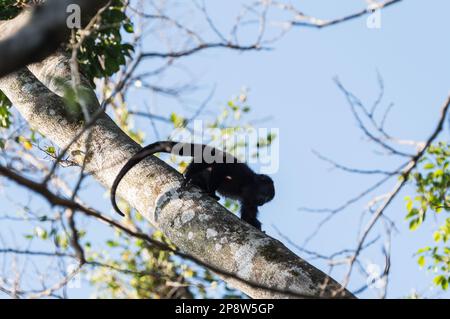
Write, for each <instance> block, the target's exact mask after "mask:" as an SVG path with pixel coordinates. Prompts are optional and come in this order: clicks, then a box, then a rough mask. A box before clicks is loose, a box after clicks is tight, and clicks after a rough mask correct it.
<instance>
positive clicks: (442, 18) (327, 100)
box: [0, 0, 450, 298]
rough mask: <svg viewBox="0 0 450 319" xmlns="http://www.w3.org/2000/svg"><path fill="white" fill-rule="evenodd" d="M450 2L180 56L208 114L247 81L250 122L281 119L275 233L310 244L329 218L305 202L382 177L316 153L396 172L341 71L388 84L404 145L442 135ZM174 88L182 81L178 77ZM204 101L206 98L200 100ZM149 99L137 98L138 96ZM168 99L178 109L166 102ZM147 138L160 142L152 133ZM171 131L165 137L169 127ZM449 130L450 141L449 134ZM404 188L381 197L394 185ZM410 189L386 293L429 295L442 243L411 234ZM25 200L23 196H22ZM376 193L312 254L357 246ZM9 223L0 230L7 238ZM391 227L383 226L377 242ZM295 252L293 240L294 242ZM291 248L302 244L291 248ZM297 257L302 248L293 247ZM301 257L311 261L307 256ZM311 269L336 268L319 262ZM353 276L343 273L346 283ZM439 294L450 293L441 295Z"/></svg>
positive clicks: (98, 192) (359, 87)
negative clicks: (362, 127) (263, 45)
mask: <svg viewBox="0 0 450 319" xmlns="http://www.w3.org/2000/svg"><path fill="white" fill-rule="evenodd" d="M292 2H293V3H294V4H296V5H298V6H299V7H301V9H302V11H304V12H306V13H308V14H310V15H313V16H317V17H321V18H333V17H337V16H341V15H344V14H346V13H350V12H353V11H355V10H357V9H360V8H362V6H363V5H364V1H359V0H345V1H335V0H322V1H318V0H309V1H308V0H303V1H292ZM207 3H208V7H209V11H210V13H211V15H212V16H213V18H214V19H215V20H216V21H218V24H219V25H220V27H223V28H224V29H226V28H227V27H229V26H230V25H231V24H232V22H230V21H232V20H231V19H232V18H233V16H235V15H236V13H237V12H238V11H237V10H238V6H237V4H234V3H233V4H234V5H230V4H229V3H228V2H226V1H208V2H207ZM449 10H450V2H448V1H445V0H434V1H426V2H425V1H419V0H405V1H403V2H402V3H400V4H398V5H395V6H392V7H390V8H388V9H387V10H385V11H383V12H382V14H381V18H382V20H381V28H380V29H368V28H367V27H366V18H365V17H364V18H360V19H357V20H354V21H351V22H346V23H344V24H341V25H337V26H334V27H330V28H326V29H323V30H314V29H302V28H297V29H293V30H291V31H290V32H289V33H288V34H287V35H286V36H285V37H284V38H283V39H282V40H280V41H278V42H276V43H275V44H273V45H272V46H273V50H271V51H262V52H248V53H238V52H233V51H224V50H211V51H207V52H202V53H200V54H198V55H195V56H194V57H192V58H186V59H184V60H183V61H182V64H183V66H184V67H186V68H188V69H189V70H190V72H191V73H192V74H194V75H195V76H196V78H197V79H198V81H199V83H201V84H202V85H205V86H206V87H211V86H213V85H215V87H216V90H215V95H214V97H213V99H212V100H211V102H210V105H209V106H208V110H210V111H215V110H217V112H218V111H219V110H220V106H221V105H223V104H224V102H225V101H227V100H228V99H229V98H230V97H231V96H232V95H235V94H237V93H239V91H240V89H241V88H242V87H243V86H245V87H248V88H249V89H250V95H249V97H250V99H249V104H250V106H252V113H251V116H252V117H253V118H255V119H258V118H264V117H266V116H272V119H271V120H269V121H267V122H264V123H262V124H261V125H263V126H265V127H273V128H278V129H279V130H280V136H279V140H280V145H281V146H280V147H281V152H280V169H279V172H278V173H276V174H274V175H273V178H274V180H275V184H276V190H277V195H276V198H275V199H274V200H273V201H272V202H271V203H269V204H267V205H265V206H264V207H263V208H262V209H261V214H260V216H261V220H262V223H263V225H264V229H265V230H266V232H267V233H268V234H269V235H271V236H274V237H279V236H278V235H277V232H276V230H275V228H274V227H273V226H276V228H278V229H279V230H280V231H281V232H282V233H283V234H285V235H286V236H288V237H289V238H290V239H291V240H292V241H293V242H295V243H297V244H302V243H303V241H304V240H305V238H307V237H308V235H310V234H311V232H312V231H313V229H314V228H315V226H316V225H317V223H318V222H319V221H320V218H321V216H317V215H314V214H308V213H303V212H300V211H299V208H300V207H302V206H308V207H314V208H322V207H336V206H338V205H340V204H342V203H343V202H345V201H346V200H347V199H349V198H351V197H352V196H354V195H356V194H358V193H359V192H361V191H362V190H363V189H364V188H365V187H367V186H369V185H370V184H371V183H372V182H373V181H374V179H373V178H370V177H367V176H357V175H348V174H347V173H343V172H340V171H336V170H333V171H330V169H329V168H330V165H329V164H326V163H324V162H322V161H319V160H318V159H317V158H316V157H315V156H314V155H313V154H312V150H313V149H314V150H317V151H319V152H321V153H323V154H324V155H326V156H328V157H331V158H333V159H334V160H336V161H338V162H341V163H343V164H346V165H349V166H353V167H357V168H363V169H365V168H382V169H392V168H394V167H396V165H397V164H398V163H399V162H398V161H397V160H396V159H393V158H390V157H387V156H381V155H379V154H377V153H376V152H375V151H376V147H375V146H373V145H371V144H369V143H367V141H366V140H364V139H363V138H362V137H363V136H362V133H361V132H360V131H359V130H358V128H357V125H356V122H355V121H354V119H353V118H352V115H351V113H350V110H349V108H348V106H347V104H346V101H345V98H344V96H343V95H342V94H341V92H340V91H339V90H338V89H337V87H336V85H335V84H334V82H333V78H334V77H335V76H338V77H339V78H340V79H341V81H342V82H343V83H344V84H345V85H346V87H347V88H348V89H350V90H351V91H352V92H354V93H355V94H356V95H358V96H359V97H360V98H361V99H362V100H364V101H368V102H371V101H373V100H374V99H375V98H376V96H377V94H378V86H377V71H378V72H379V73H380V74H381V75H382V77H383V79H384V82H385V87H386V95H385V99H384V101H385V103H386V104H389V103H390V102H393V103H395V107H394V109H393V110H392V112H391V115H390V117H389V120H388V122H387V129H388V130H389V131H390V132H391V133H392V134H393V135H395V136H398V137H401V138H405V139H417V140H424V139H426V138H427V137H428V135H429V134H430V132H431V131H432V129H433V127H434V125H435V123H436V119H437V118H438V114H439V108H440V106H441V104H442V103H443V101H444V100H445V98H446V96H447V94H448V93H449V91H450V77H449V75H448V74H449V71H450V60H449V58H448V57H449V56H450V43H449V41H448V30H449V29H450V21H449V19H448V12H449ZM168 80H169V81H170V80H172V81H174V82H176V81H177V78H176V76H175V75H173V78H169V79H168ZM202 97H204V92H202V95H200V93H199V95H198V96H197V98H198V99H199V100H200V99H201V98H202ZM131 101H132V102H133V103H136V104H138V103H141V101H142V99H141V98H139V97H137V96H136V97H131ZM168 103H169V102H168ZM175 108H176V106H175V105H170V104H167V105H165V106H164V108H162V107H161V106H159V107H158V108H157V109H156V110H157V111H158V112H160V113H161V114H164V113H167V114H169V113H170V112H171V111H172V110H173V109H175ZM150 132H151V131H150V130H149V134H148V135H147V136H148V137H147V140H146V142H149V143H150V142H151V141H152V139H153V136H152V134H151V133H150ZM162 136H164V132H162ZM446 136H447V135H443V138H446ZM394 182H395V181H391V183H388V184H387V185H386V187H385V188H384V189H381V190H379V191H378V192H376V193H374V195H378V194H381V193H382V192H383V190H384V191H386V190H389V189H390V188H391V187H392V186H393V183H394ZM89 184H90V185H91V186H90V192H89V194H88V193H86V197H87V199H88V202H89V203H90V204H91V205H93V206H94V207H96V208H98V209H100V210H102V211H104V212H110V213H111V214H112V210H111V207H110V206H109V201H108V200H107V198H106V197H105V199H104V200H101V201H99V198H100V197H99V196H103V195H104V194H105V191H104V190H103V189H101V188H100V187H98V186H96V185H95V183H94V182H90V183H89ZM411 193H412V189H410V188H405V190H404V191H403V193H402V194H401V196H399V197H398V198H397V200H396V201H395V202H394V203H393V205H392V206H391V207H390V209H389V210H388V211H387V214H388V216H389V217H390V218H391V219H393V220H395V221H396V222H397V227H398V231H399V232H398V233H397V234H394V236H393V239H392V268H391V275H390V283H389V290H388V297H392V298H393V297H404V296H406V295H408V294H409V293H411V291H412V290H413V289H415V290H417V291H418V292H419V293H425V295H427V296H435V295H436V293H438V291H437V290H430V283H431V279H432V274H429V273H427V272H426V271H425V270H420V269H419V267H418V266H417V263H416V261H415V258H414V256H413V255H414V252H415V251H416V250H417V249H418V248H420V247H423V246H425V245H427V244H431V243H432V236H431V230H432V229H433V227H434V226H435V225H433V221H432V220H429V221H428V223H426V224H425V225H424V227H422V228H421V229H419V230H418V231H416V232H414V233H412V232H410V231H409V230H408V227H407V223H406V222H404V216H405V205H404V201H403V197H404V196H406V195H408V194H411ZM20 194H22V193H21V192H20V191H17V193H16V194H15V195H17V196H20ZM369 199H370V198H365V199H364V200H362V201H360V202H358V203H356V204H355V205H353V206H351V207H349V208H348V209H347V210H346V211H344V212H343V213H341V214H340V215H338V216H337V217H336V218H335V219H334V220H333V221H331V222H330V223H329V224H328V225H327V226H326V227H325V228H323V229H322V231H321V233H320V234H319V235H318V236H317V237H315V238H314V239H313V240H312V241H311V242H310V243H309V244H308V246H307V247H306V248H308V249H310V250H316V251H318V252H320V253H323V254H327V253H333V252H335V251H337V250H341V249H343V248H354V247H355V246H356V241H357V231H358V225H359V222H360V215H361V212H362V210H363V208H364V206H365V204H366V203H367V201H368V200H369ZM8 227H9V226H6V225H5V224H3V226H0V229H2V230H1V231H2V233H3V231H6V230H7V229H10V228H8ZM381 230H382V228H377V229H376V231H375V232H374V233H373V234H372V236H371V237H370V239H372V238H374V237H376V235H377V234H379V233H380V232H381ZM108 234H110V231H109V230H104V231H103V230H102V231H99V232H97V233H96V237H98V239H100V238H102V236H108ZM288 246H289V245H288ZM291 248H293V247H291ZM293 250H294V251H295V252H297V251H296V250H295V249H294V248H293ZM297 253H298V254H299V255H300V256H302V257H305V258H306V257H307V256H306V255H303V254H302V253H299V252H297ZM362 257H363V258H362V260H363V262H364V263H366V264H369V263H376V264H380V265H381V266H382V265H383V262H384V261H383V257H382V254H381V250H380V245H375V246H373V248H371V249H368V250H367V251H365V252H364V254H363V256H362ZM312 263H313V264H314V265H315V266H317V267H319V268H320V269H322V270H324V271H326V270H327V266H326V265H325V264H323V263H321V262H319V261H312ZM343 274H344V272H342V271H337V272H335V273H333V276H334V277H335V278H336V279H337V280H342V276H343ZM364 283H365V280H364V279H362V278H361V277H359V276H358V275H356V276H355V277H354V278H353V280H352V281H351V284H350V288H351V289H357V288H359V287H360V286H362V285H363V284H364ZM89 291H90V289H89V288H87V287H85V286H84V288H83V289H78V290H75V289H71V290H70V295H71V296H74V297H80V296H87V294H88V293H89ZM361 296H362V297H368V298H372V297H376V294H375V293H374V291H371V290H370V289H369V290H367V291H365V292H364V293H363V294H362V295H361ZM439 296H440V297H447V298H448V297H450V294H449V293H447V294H441V295H439Z"/></svg>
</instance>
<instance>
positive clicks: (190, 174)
mask: <svg viewBox="0 0 450 319" xmlns="http://www.w3.org/2000/svg"><path fill="white" fill-rule="evenodd" d="M206 169H208V164H206V163H204V162H201V163H194V160H192V162H191V163H190V164H189V166H188V167H187V168H186V170H185V172H184V173H183V175H184V181H183V183H182V184H181V187H183V188H184V187H186V185H187V184H188V183H189V182H190V181H191V180H192V179H193V178H194V176H199V174H200V173H202V172H203V171H204V170H206Z"/></svg>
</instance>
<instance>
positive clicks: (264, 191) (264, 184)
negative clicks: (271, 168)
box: [250, 174, 275, 206]
mask: <svg viewBox="0 0 450 319" xmlns="http://www.w3.org/2000/svg"><path fill="white" fill-rule="evenodd" d="M252 184H253V185H252V186H251V189H250V192H251V193H252V196H251V197H252V198H253V201H254V204H256V205H257V206H261V205H264V204H265V203H267V202H270V201H271V200H272V199H273V198H274V197H275V187H274V185H273V180H272V179H271V178H270V177H269V176H267V175H264V174H256V175H255V179H254V182H253V183H252Z"/></svg>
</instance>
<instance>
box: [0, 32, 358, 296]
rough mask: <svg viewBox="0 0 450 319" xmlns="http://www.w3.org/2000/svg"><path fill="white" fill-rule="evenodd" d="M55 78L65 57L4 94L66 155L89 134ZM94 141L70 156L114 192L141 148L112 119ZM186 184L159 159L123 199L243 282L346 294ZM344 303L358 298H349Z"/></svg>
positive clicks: (14, 82) (124, 189) (128, 185)
mask: <svg viewBox="0 0 450 319" xmlns="http://www.w3.org/2000/svg"><path fill="white" fill-rule="evenodd" d="M6 26H7V24H1V25H0V35H4V34H5V33H6V32H7V29H8V28H7V27H6ZM56 78H60V79H64V80H65V81H69V80H70V69H69V62H68V60H67V58H66V57H65V55H63V54H60V53H55V54H53V55H51V56H49V57H48V58H46V59H45V60H44V61H42V62H40V63H36V64H33V65H30V66H28V67H27V68H22V69H20V70H18V71H16V72H14V73H11V74H9V75H8V76H6V77H3V78H1V79H0V90H2V91H3V92H4V93H5V94H6V95H7V97H8V98H9V99H10V100H11V101H12V102H13V104H14V106H15V107H16V108H17V110H18V111H19V112H20V114H21V115H22V116H23V117H24V118H25V120H26V121H27V122H28V123H29V125H30V126H31V127H32V128H34V129H36V130H38V131H39V132H40V133H41V134H43V135H45V136H46V138H48V139H49V140H51V141H53V142H54V143H56V144H57V145H58V146H59V147H61V148H64V147H66V146H67V145H68V144H69V143H70V142H71V141H72V140H73V138H74V137H75V136H76V135H77V134H78V133H79V132H80V131H81V130H83V121H81V120H80V117H73V116H70V114H69V113H68V112H67V110H66V106H65V104H64V101H63V99H62V97H61V96H62V90H61V88H60V87H58V84H57V83H58V82H57V81H55V79H56ZM82 85H83V86H85V87H86V89H89V90H91V93H92V101H91V103H90V107H91V112H94V111H95V110H97V109H98V107H99V103H98V101H97V99H96V98H95V96H94V92H93V90H92V88H90V87H89V84H88V81H86V80H85V79H84V80H83V81H82ZM91 133H92V137H91V139H90V141H89V142H90V144H89V147H87V145H86V143H87V138H86V137H87V134H84V135H83V136H82V137H81V138H80V139H79V140H78V141H76V142H75V143H73V145H72V146H70V148H69V154H70V155H71V157H72V159H73V160H74V161H76V162H77V163H82V162H83V159H84V156H85V155H86V150H87V149H89V153H88V156H87V160H86V162H85V164H86V166H85V169H86V171H88V172H89V173H92V174H93V176H94V177H95V178H96V179H97V180H98V181H99V182H100V183H102V184H103V185H104V186H105V187H106V188H109V187H110V186H111V185H112V183H113V180H114V178H115V176H116V174H117V173H118V171H119V170H120V168H121V167H122V165H123V164H124V163H125V161H126V160H127V159H128V158H130V157H131V156H132V155H133V154H135V153H136V152H137V151H138V150H139V149H140V146H139V145H137V144H136V143H135V142H134V141H133V140H132V139H131V138H130V137H128V136H127V135H126V134H125V133H124V132H123V131H122V130H121V129H120V128H119V127H118V126H117V125H116V124H115V123H114V121H113V120H112V119H111V118H110V117H109V116H108V115H107V114H105V113H102V114H101V116H100V117H99V119H98V120H97V121H96V123H95V125H93V126H92V128H91ZM181 180H182V177H181V175H180V174H179V173H178V172H176V171H175V170H174V169H172V168H171V167H170V166H169V165H167V164H165V163H164V162H162V161H161V160H159V159H157V158H156V157H152V158H148V159H147V160H145V161H143V162H142V163H141V164H139V165H138V166H136V167H135V168H133V169H132V170H131V171H130V172H129V174H127V175H126V177H125V178H124V179H123V181H122V183H121V184H120V186H119V189H118V194H119V195H120V196H121V197H123V198H124V199H125V200H127V201H128V202H129V203H130V204H131V205H132V206H133V207H135V208H136V209H137V210H138V211H139V212H140V213H141V214H142V215H143V216H144V217H145V218H146V219H147V220H148V221H149V222H150V223H152V224H153V225H154V226H155V227H156V228H158V229H160V230H161V231H162V232H163V233H164V235H166V236H167V237H168V238H169V239H170V240H171V241H172V242H173V243H174V244H175V245H176V246H177V247H178V248H180V249H181V250H182V251H183V252H185V253H187V254H189V255H191V256H193V257H195V258H198V259H200V260H202V261H204V262H206V263H208V264H210V265H213V266H215V267H218V268H220V269H223V270H224V271H226V272H231V273H233V274H236V276H238V277H239V278H242V279H245V280H248V281H251V282H257V283H259V284H260V285H264V286H267V287H274V288H277V289H283V290H290V291H294V292H297V293H298V294H300V295H308V296H316V297H319V296H332V295H333V293H334V292H336V291H337V290H340V289H341V286H340V285H339V284H338V283H336V282H335V281H334V280H333V279H331V278H330V277H328V276H327V275H326V274H324V273H323V272H321V271H320V270H318V269H316V268H315V267H313V266H312V265H310V264H308V263H307V262H305V261H304V260H303V259H301V258H299V257H298V256H296V255H295V254H294V253H292V252H291V251H290V250H289V249H287V248H286V247H285V246H284V245H283V244H282V243H281V242H279V241H277V240H275V239H273V238H271V237H269V236H268V235H266V234H264V233H262V232H260V231H258V230H256V229H255V228H253V227H252V226H250V225H248V224H246V223H244V222H242V221H241V220H240V219H239V218H238V217H236V216H235V215H234V214H232V213H230V212H229V211H227V210H226V209H225V208H224V207H223V206H221V205H220V204H219V203H218V202H216V201H215V200H213V199H211V198H210V197H208V196H205V195H204V194H201V193H200V192H199V191H198V190H197V189H191V190H190V191H185V192H181V191H179V186H180V182H181ZM224 279H225V280H226V281H227V282H229V283H231V284H232V285H233V286H234V287H236V288H238V289H240V290H241V291H243V292H244V293H246V294H247V295H249V296H251V297H253V298H285V297H292V295H290V294H283V293H280V292H273V291H270V290H267V289H262V288H256V287H254V285H251V284H248V283H244V282H242V281H239V280H237V279H235V278H230V277H227V278H224ZM324 283H326V284H325V285H324ZM344 296H346V297H351V294H350V293H349V292H347V291H346V290H344Z"/></svg>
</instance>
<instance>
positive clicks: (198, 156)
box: [111, 141, 275, 229]
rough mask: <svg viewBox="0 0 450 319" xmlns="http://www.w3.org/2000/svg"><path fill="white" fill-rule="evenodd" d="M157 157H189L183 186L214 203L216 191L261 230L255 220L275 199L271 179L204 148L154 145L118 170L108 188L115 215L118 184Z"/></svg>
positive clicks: (233, 158)
mask: <svg viewBox="0 0 450 319" xmlns="http://www.w3.org/2000/svg"><path fill="white" fill-rule="evenodd" d="M156 153H173V154H174V155H180V156H191V157H192V158H193V160H192V162H191V163H190V164H189V166H188V167H187V168H186V171H185V172H184V178H185V180H184V182H183V186H186V184H187V183H189V182H191V183H192V184H194V185H196V186H198V187H199V188H201V189H202V190H203V191H204V192H206V193H208V194H209V195H210V196H212V197H213V198H215V199H217V200H218V199H219V197H217V196H216V191H217V192H218V193H219V194H221V195H223V196H225V197H227V198H230V199H236V200H239V201H240V203H241V218H242V219H243V220H244V221H246V222H247V223H249V224H251V225H253V226H254V227H256V228H258V229H261V223H260V222H259V221H258V219H257V214H258V206H261V205H264V204H265V203H267V202H269V201H270V200H272V199H273V197H274V196H275V188H274V185H273V181H272V179H271V178H270V177H269V176H267V175H262V174H256V173H255V172H253V171H252V169H251V168H250V167H248V165H247V164H245V163H242V162H239V161H238V160H237V159H236V158H235V157H233V156H232V155H231V154H228V153H225V152H222V151H220V150H218V149H216V148H213V147H210V146H207V145H203V144H192V143H178V142H171V141H167V142H156V143H153V144H150V145H148V146H146V147H144V148H143V149H142V150H140V151H139V152H138V153H136V154H135V155H134V156H133V157H132V158H131V159H130V160H129V161H128V162H127V163H126V164H125V165H124V166H123V168H122V169H121V170H120V172H119V174H118V175H117V176H116V179H115V180H114V183H113V185H112V187H111V203H112V205H113V207H114V209H115V210H116V211H117V213H119V214H120V215H122V216H124V215H123V213H122V212H121V211H120V209H119V207H118V206H117V203H116V190H117V187H118V185H119V183H120V181H121V180H122V178H123V177H124V176H125V174H126V173H127V172H128V171H129V170H130V169H131V168H133V167H134V166H135V165H136V164H138V163H139V162H141V161H142V160H143V159H144V158H146V157H148V156H150V155H153V154H156Z"/></svg>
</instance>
